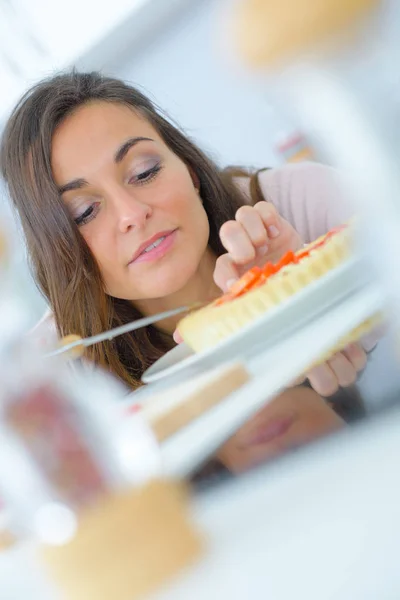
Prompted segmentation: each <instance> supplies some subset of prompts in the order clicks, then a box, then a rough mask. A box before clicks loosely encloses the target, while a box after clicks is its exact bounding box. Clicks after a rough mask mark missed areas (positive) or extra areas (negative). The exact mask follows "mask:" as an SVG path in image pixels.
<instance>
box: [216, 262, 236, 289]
mask: <svg viewBox="0 0 400 600" xmlns="http://www.w3.org/2000/svg"><path fill="white" fill-rule="evenodd" d="M237 279H239V273H238V270H237V268H236V265H235V263H234V262H233V260H232V258H231V257H230V255H229V254H222V256H219V257H218V258H217V261H216V263H215V269H214V281H215V283H216V284H217V286H218V287H219V288H221V290H222V291H223V292H227V291H228V289H229V288H230V286H231V284H232V283H233V282H234V281H236V280H237Z"/></svg>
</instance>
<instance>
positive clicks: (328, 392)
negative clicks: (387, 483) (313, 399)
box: [307, 363, 339, 397]
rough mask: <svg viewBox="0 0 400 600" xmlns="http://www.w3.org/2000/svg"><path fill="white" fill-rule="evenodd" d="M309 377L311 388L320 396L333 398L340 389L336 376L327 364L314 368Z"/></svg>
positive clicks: (308, 374)
mask: <svg viewBox="0 0 400 600" xmlns="http://www.w3.org/2000/svg"><path fill="white" fill-rule="evenodd" d="M307 377H308V381H309V382H310V384H311V386H312V387H313V388H314V390H315V391H316V392H317V394H319V395H320V396H324V397H328V396H332V395H333V394H335V393H336V392H337V391H338V389H339V383H338V380H337V378H336V375H335V373H334V372H333V371H332V369H331V368H330V366H329V364H327V363H325V364H323V365H318V366H317V367H313V368H312V369H311V371H309V372H308V373H307Z"/></svg>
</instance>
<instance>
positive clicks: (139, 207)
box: [113, 189, 152, 233]
mask: <svg viewBox="0 0 400 600" xmlns="http://www.w3.org/2000/svg"><path fill="white" fill-rule="evenodd" d="M113 200H114V202H113V204H114V210H115V213H116V216H117V223H118V229H119V231H120V232H121V233H126V232H127V231H129V230H130V229H133V228H138V229H140V228H143V227H144V225H145V223H146V221H147V220H148V219H149V218H150V217H151V215H152V208H151V207H150V206H149V205H148V204H145V203H143V202H140V201H139V200H137V199H135V198H134V197H132V194H131V193H129V192H128V191H127V190H124V189H122V190H121V189H119V190H118V193H117V194H114V198H113Z"/></svg>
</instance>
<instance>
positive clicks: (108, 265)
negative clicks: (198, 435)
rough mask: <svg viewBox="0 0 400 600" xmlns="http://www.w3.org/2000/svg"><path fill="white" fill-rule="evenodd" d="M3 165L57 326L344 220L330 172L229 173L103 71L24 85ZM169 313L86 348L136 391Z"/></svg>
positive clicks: (137, 306)
mask: <svg viewBox="0 0 400 600" xmlns="http://www.w3.org/2000/svg"><path fill="white" fill-rule="evenodd" d="M1 168H2V174H3V176H4V179H5V180H6V182H7V184H8V188H9V192H10V196H11V198H12V201H13V203H14V205H15V207H16V208H17V211H18V213H19V215H20V218H21V222H22V226H23V229H24V233H25V236H26V240H27V245H28V250H29V255H30V259H31V262H32V266H33V270H34V274H35V277H36V281H37V282H38V285H39V287H40V289H41V291H42V292H43V294H44V296H45V297H46V299H47V301H48V303H49V306H50V307H51V311H52V314H53V316H54V322H55V326H56V328H57V332H58V335H66V334H69V333H77V334H78V335H80V336H82V337H86V336H88V335H94V334H96V333H99V332H101V331H103V330H105V329H108V328H110V327H115V326H117V325H120V324H122V323H125V322H128V321H131V320H133V319H136V318H138V317H139V316H140V315H148V314H153V313H158V312H160V311H164V310H168V309H170V308H173V307H176V306H180V305H183V304H190V303H191V302H194V301H198V300H210V299H213V298H215V297H217V296H218V295H219V294H220V293H221V289H223V290H226V289H227V288H228V287H229V285H230V282H231V281H232V280H233V279H235V278H237V277H238V276H240V274H241V272H242V271H243V270H246V269H247V268H249V266H252V265H253V264H255V263H257V262H259V263H264V262H266V261H267V260H275V259H277V258H279V257H280V256H281V255H282V254H283V253H284V252H286V251H287V250H288V249H297V248H298V247H300V246H301V245H302V244H303V243H304V242H308V241H311V240H312V239H315V238H316V237H318V235H321V234H323V233H324V232H326V231H327V230H328V229H330V228H331V227H333V226H335V225H336V224H338V223H339V222H340V221H341V220H342V219H343V217H342V219H341V218H337V217H336V216H335V214H334V213H335V208H336V207H337V204H338V202H339V201H340V200H338V198H337V191H336V190H335V183H334V180H333V179H332V175H331V173H330V171H329V169H327V168H324V167H321V166H312V165H306V166H299V167H297V168H296V167H292V168H288V169H281V170H278V171H266V170H264V171H262V172H260V173H255V174H253V175H252V176H251V177H246V176H245V173H244V172H243V171H240V172H237V171H236V170H227V171H225V172H224V171H222V170H221V169H219V168H218V167H217V166H216V165H215V164H214V163H213V162H212V161H210V160H209V159H208V158H207V157H206V156H205V155H204V154H203V153H202V152H201V151H200V150H199V149H198V148H197V147H196V145H195V144H194V143H193V142H191V141H190V140H189V139H188V138H186V137H185V136H184V135H183V134H182V133H181V132H180V131H179V130H178V129H177V128H176V127H175V126H173V125H172V124H171V123H170V122H168V121H167V120H166V119H165V118H164V117H163V116H161V114H160V112H159V111H157V110H156V108H155V107H154V106H153V104H152V103H151V102H150V101H149V100H148V99H147V98H146V97H145V96H144V95H143V94H142V93H140V92H139V91H138V90H136V89H134V88H132V87H130V86H128V85H126V84H125V83H123V82H121V81H118V80H115V79H111V78H107V77H103V76H101V75H100V74H98V73H90V74H89V73H76V72H72V73H69V74H65V75H59V76H56V77H54V78H52V79H49V80H46V81H44V82H42V83H40V84H38V85H37V86H35V87H34V88H33V89H32V90H31V91H30V92H28V93H27V94H26V95H25V96H24V97H23V98H22V100H21V101H20V103H19V104H18V106H17V107H16V108H15V110H14V112H13V114H12V115H11V117H10V119H9V121H8V124H7V126H6V129H5V131H4V134H3V139H2V148H1ZM265 200H267V202H266V201H265ZM268 201H270V202H268ZM251 204H253V206H251ZM274 205H275V206H274ZM277 209H278V210H277ZM278 211H279V212H278ZM176 323H177V320H176V319H169V320H166V321H165V322H161V323H159V324H158V325H157V327H148V328H147V329H141V330H139V331H137V332H134V333H131V334H127V335H125V336H121V337H119V338H116V339H115V340H113V341H110V342H106V343H104V344H101V345H100V344H98V345H95V346H92V347H91V348H89V349H88V350H87V358H88V359H89V360H92V361H94V362H95V363H96V364H98V365H101V366H103V367H105V368H106V369H108V370H109V371H111V372H112V373H113V374H115V375H116V376H117V377H119V378H120V379H121V380H123V381H124V382H125V383H126V384H127V385H128V386H130V387H131V388H136V387H138V386H139V385H140V377H141V374H142V373H143V371H144V370H145V369H146V368H147V367H148V366H149V365H151V364H152V363H153V362H154V361H155V360H156V359H158V358H159V357H160V356H162V354H163V353H165V352H166V351H168V350H169V349H170V348H171V347H173V345H174V341H173V338H172V335H173V333H174V331H175V328H176ZM365 360H366V357H365V352H364V351H363V349H362V348H361V346H360V345H358V344H353V345H352V346H351V347H349V348H348V349H346V350H345V351H344V352H342V353H339V354H338V355H336V356H335V357H334V358H333V359H332V360H331V361H329V363H327V364H326V365H324V366H322V367H319V368H318V369H316V370H314V371H313V372H312V373H309V374H308V377H309V381H310V383H311V384H312V386H313V387H314V388H315V390H316V391H317V392H318V393H320V394H322V395H326V396H328V395H330V394H333V393H334V392H336V391H337V389H338V386H339V385H343V386H346V385H350V384H352V383H354V381H355V379H356V375H357V372H358V371H359V370H361V369H362V368H363V367H364V365H365Z"/></svg>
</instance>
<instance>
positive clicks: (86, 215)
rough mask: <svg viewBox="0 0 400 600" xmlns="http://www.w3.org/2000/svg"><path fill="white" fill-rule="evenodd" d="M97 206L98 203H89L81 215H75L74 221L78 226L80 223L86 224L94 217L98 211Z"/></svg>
mask: <svg viewBox="0 0 400 600" xmlns="http://www.w3.org/2000/svg"><path fill="white" fill-rule="evenodd" d="M98 207H99V204H98V203H96V204H91V205H90V206H89V207H88V208H87V209H86V210H85V211H84V212H83V213H82V214H81V215H79V216H78V217H76V218H75V223H76V224H77V225H78V227H80V226H81V225H86V223H89V221H91V220H92V219H94V218H95V216H96V215H97V213H98Z"/></svg>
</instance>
